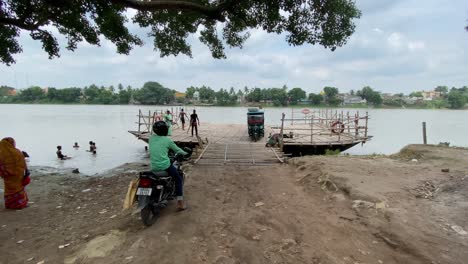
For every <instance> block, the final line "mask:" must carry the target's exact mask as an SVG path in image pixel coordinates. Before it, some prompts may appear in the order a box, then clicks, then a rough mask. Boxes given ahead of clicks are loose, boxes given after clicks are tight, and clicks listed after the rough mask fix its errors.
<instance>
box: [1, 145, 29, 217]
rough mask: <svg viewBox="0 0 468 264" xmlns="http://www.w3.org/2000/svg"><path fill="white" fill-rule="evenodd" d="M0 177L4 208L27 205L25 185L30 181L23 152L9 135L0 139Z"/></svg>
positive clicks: (19, 207) (17, 207)
mask: <svg viewBox="0 0 468 264" xmlns="http://www.w3.org/2000/svg"><path fill="white" fill-rule="evenodd" d="M0 177H1V178H2V179H3V183H4V185H5V188H4V189H5V193H4V199H5V208H6V209H22V208H25V207H26V206H27V205H28V195H27V193H26V190H25V186H26V185H28V184H29V182H30V178H29V171H28V168H27V166H26V160H25V156H24V154H23V153H22V152H21V151H20V150H19V149H17V148H16V142H15V140H14V139H13V138H10V137H8V138H4V139H2V140H1V141H0Z"/></svg>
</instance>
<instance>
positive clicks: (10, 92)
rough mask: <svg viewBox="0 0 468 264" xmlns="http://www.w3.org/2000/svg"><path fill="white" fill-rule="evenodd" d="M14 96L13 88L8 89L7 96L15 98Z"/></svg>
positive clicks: (14, 90)
mask: <svg viewBox="0 0 468 264" xmlns="http://www.w3.org/2000/svg"><path fill="white" fill-rule="evenodd" d="M15 95H16V89H15V88H9V89H8V91H7V96H15Z"/></svg>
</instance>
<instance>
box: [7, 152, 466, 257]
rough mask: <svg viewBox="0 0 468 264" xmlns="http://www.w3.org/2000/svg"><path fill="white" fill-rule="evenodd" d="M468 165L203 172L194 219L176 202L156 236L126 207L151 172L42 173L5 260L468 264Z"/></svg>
mask: <svg viewBox="0 0 468 264" xmlns="http://www.w3.org/2000/svg"><path fill="white" fill-rule="evenodd" d="M413 159H417V161H411V160H413ZM467 164H468V150H463V149H452V148H435V147H423V146H411V147H410V148H408V149H406V150H405V151H403V152H402V153H400V154H399V155H395V156H393V157H384V156H376V157H359V158H358V157H346V156H344V157H307V158H300V159H294V160H292V161H291V162H290V164H289V165H275V166H272V167H239V166H218V167H208V166H195V167H193V168H191V169H190V172H189V177H188V179H187V182H186V198H187V200H188V205H189V210H187V211H184V212H176V211H175V208H174V206H175V205H173V204H170V205H172V206H170V207H169V208H167V209H165V210H164V211H163V213H162V215H161V218H160V219H159V220H158V222H157V223H156V224H155V225H154V226H152V227H149V228H146V227H144V226H143V224H142V223H141V221H140V220H139V219H138V218H139V216H138V214H131V212H128V211H122V210H121V206H122V200H123V197H124V194H125V191H126V188H127V185H128V182H129V180H130V179H131V178H132V177H134V175H135V170H137V169H144V168H146V167H142V165H141V164H131V165H126V166H123V167H121V168H118V169H116V170H114V171H112V172H109V173H107V174H106V175H102V177H97V178H84V179H81V180H79V179H76V176H72V175H59V174H56V175H50V174H48V175H43V176H40V177H39V176H38V177H36V178H34V182H33V184H32V185H31V187H30V188H29V189H30V190H29V193H30V196H31V201H33V202H34V203H33V204H31V206H30V207H29V208H27V209H26V210H21V211H6V210H1V211H0V241H1V242H0V255H1V258H0V263H38V262H40V261H42V260H44V263H219V264H222V263H226V264H228V263H233V264H234V263H317V264H318V263H322V264H328V263H330V264H331V263H343V264H344V263H346V264H348V263H350V264H355V263H441V264H442V263H454V264H455V263H456V264H462V263H466V259H468V241H467V239H468V235H463V232H461V231H460V230H459V229H458V228H455V229H456V230H458V231H459V232H458V233H457V231H456V230H455V229H454V228H453V227H454V226H457V227H459V228H461V229H463V230H468V224H467V219H468V213H467V212H468V210H467V209H468V208H467V207H468V176H465V175H468V167H467V166H468V165H467ZM441 168H449V169H450V170H449V172H448V173H447V172H441ZM36 174H41V172H39V171H36ZM109 176H112V177H109ZM31 258H32V259H31ZM28 260H29V261H28Z"/></svg>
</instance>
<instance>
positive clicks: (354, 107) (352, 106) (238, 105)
mask: <svg viewBox="0 0 468 264" xmlns="http://www.w3.org/2000/svg"><path fill="white" fill-rule="evenodd" d="M0 104H10V105H104V106H105V105H121V106H126V105H130V106H141V107H148V106H157V107H161V108H164V107H168V106H169V107H171V106H172V107H174V106H183V107H261V108H296V109H302V108H318V109H325V108H328V109H330V108H333V109H335V108H336V109H366V108H367V109H398V110H401V109H428V110H431V109H433V110H467V109H468V106H466V107H464V108H461V109H451V108H447V107H439V108H438V107H429V106H426V105H404V106H390V105H380V106H369V105H366V104H352V105H338V106H330V105H323V104H320V105H305V104H296V105H287V106H276V105H273V104H268V103H257V104H256V103H248V104H235V105H218V104H209V103H208V104H178V103H174V104H167V105H164V104H155V105H147V104H88V103H63V102H21V103H19V102H5V101H2V100H1V99H0Z"/></svg>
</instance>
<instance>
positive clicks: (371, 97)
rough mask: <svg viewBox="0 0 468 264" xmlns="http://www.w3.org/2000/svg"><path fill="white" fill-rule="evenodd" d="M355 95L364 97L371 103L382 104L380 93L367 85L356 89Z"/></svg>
mask: <svg viewBox="0 0 468 264" xmlns="http://www.w3.org/2000/svg"><path fill="white" fill-rule="evenodd" d="M357 95H358V96H360V97H361V98H362V99H366V101H367V102H368V103H370V104H372V105H381V104H382V97H381V96H380V94H379V93H378V92H376V91H374V89H372V88H371V87H369V86H365V87H364V88H362V90H360V91H357Z"/></svg>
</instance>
